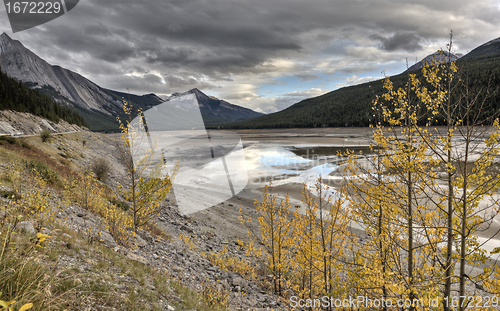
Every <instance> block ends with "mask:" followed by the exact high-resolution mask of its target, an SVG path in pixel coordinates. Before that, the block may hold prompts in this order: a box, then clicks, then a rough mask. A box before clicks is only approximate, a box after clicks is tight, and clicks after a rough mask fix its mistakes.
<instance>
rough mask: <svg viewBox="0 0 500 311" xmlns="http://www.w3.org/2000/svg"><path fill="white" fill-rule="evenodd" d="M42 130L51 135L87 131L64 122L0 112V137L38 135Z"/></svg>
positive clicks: (18, 113) (24, 113)
mask: <svg viewBox="0 0 500 311" xmlns="http://www.w3.org/2000/svg"><path fill="white" fill-rule="evenodd" d="M44 129H47V130H49V131H50V132H51V133H70V132H83V131H88V129H87V128H84V127H81V126H78V125H75V124H69V123H68V122H66V121H64V120H60V121H59V122H58V123H55V122H52V121H49V120H47V119H44V118H42V117H37V116H34V115H32V114H30V113H26V112H16V111H10V110H3V111H0V136H31V135H39V134H40V132H41V131H42V130H44Z"/></svg>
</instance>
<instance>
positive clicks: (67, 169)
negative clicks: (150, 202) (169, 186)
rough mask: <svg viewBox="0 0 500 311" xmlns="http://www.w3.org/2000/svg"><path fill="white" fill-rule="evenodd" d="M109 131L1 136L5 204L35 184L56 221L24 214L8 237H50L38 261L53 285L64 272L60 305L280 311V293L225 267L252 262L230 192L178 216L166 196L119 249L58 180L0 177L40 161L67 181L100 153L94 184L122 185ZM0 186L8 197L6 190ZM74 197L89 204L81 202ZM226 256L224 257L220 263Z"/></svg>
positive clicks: (250, 212)
mask: <svg viewBox="0 0 500 311" xmlns="http://www.w3.org/2000/svg"><path fill="white" fill-rule="evenodd" d="M117 137H118V135H103V134H100V133H92V132H79V133H72V134H66V135H57V136H54V137H53V138H52V139H51V140H50V141H49V142H46V143H43V142H41V140H40V138H39V137H36V136H35V137H27V138H23V139H17V140H16V139H14V140H6V141H2V144H0V151H2V152H0V179H1V178H3V180H2V184H1V185H0V194H1V195H0V202H5V204H6V206H7V205H8V206H9V209H8V213H9V214H11V215H16V214H15V213H16V211H15V209H14V206H16V205H15V204H14V197H11V196H10V194H13V193H14V194H16V195H17V196H18V199H16V200H18V201H16V202H18V203H20V204H19V206H24V205H23V204H22V202H24V201H25V200H28V199H30V195H31V193H38V192H40V191H42V192H43V193H44V202H46V203H44V204H46V207H45V210H46V211H47V210H50V213H49V215H51V216H47V217H52V218H51V219H53V220H55V221H47V219H45V218H44V217H46V216H43V215H38V214H33V215H32V214H30V215H29V217H25V218H23V219H22V220H23V221H22V223H20V224H19V225H18V226H17V228H16V229H15V230H16V232H17V233H19V234H18V235H16V236H20V237H22V236H27V238H32V237H33V236H36V234H37V233H43V234H47V235H49V236H50V238H49V241H48V243H47V245H46V249H44V250H43V251H41V252H42V253H41V256H40V259H39V260H40V261H41V262H42V263H43V264H44V265H47V266H49V267H50V273H54V274H55V275H56V276H57V275H62V276H63V279H62V282H66V281H65V280H66V279H67V278H69V279H70V280H71V282H70V284H69V283H68V285H66V288H68V287H69V288H74V289H73V290H74V292H72V293H71V297H75V298H74V299H75V300H74V301H73V300H70V299H69V298H65V299H66V301H67V302H68V303H71V304H72V307H70V305H67V306H66V308H67V309H68V310H84V309H83V307H85V310H171V311H172V310H226V308H227V309H228V310H269V309H271V308H272V309H274V310H286V309H288V308H287V306H286V302H285V301H284V300H282V299H280V298H278V297H276V296H275V295H273V294H272V293H270V291H268V290H267V289H266V288H265V287H263V286H262V283H261V282H260V281H258V280H256V279H255V278H253V277H251V276H249V275H247V272H249V271H245V270H244V269H242V266H236V265H235V264H234V263H239V264H240V265H241V263H247V262H250V260H251V258H249V257H247V256H246V253H245V250H244V249H243V248H242V247H240V245H239V244H238V242H237V240H246V239H247V237H246V229H247V228H246V227H245V226H243V225H242V224H241V223H240V221H239V219H238V216H239V215H240V214H239V212H238V210H239V208H240V207H241V209H242V212H243V213H244V215H245V216H254V207H253V203H252V200H245V199H243V198H239V197H235V198H233V199H231V200H229V201H226V202H224V203H221V204H219V205H217V206H215V207H213V208H212V209H210V210H206V211H203V212H200V213H196V214H193V215H191V216H189V217H187V216H181V215H180V214H179V212H178V210H177V204H176V202H175V199H174V198H173V196H169V197H167V199H166V200H165V201H164V202H162V211H161V215H159V217H158V218H157V221H156V224H155V225H154V227H150V228H145V230H142V229H141V230H138V232H137V235H136V236H134V237H133V238H132V239H133V244H132V245H130V246H123V245H121V244H120V241H119V240H118V239H116V240H115V238H114V235H113V234H112V232H111V231H110V230H108V228H109V226H107V225H106V224H107V218H103V217H102V215H101V216H99V215H98V214H96V213H94V212H92V211H91V210H89V209H85V208H84V206H83V205H82V204H81V202H80V201H78V200H76V201H74V200H72V201H67V200H65V199H64V197H65V190H64V187H65V186H66V185H61V186H54V187H50V188H45V189H43V188H44V187H42V189H38V188H39V187H40V186H38V185H37V184H36V183H34V182H33V181H32V180H29V181H25V182H24V184H22V187H21V188H19V187H20V186H19V185H20V183H21V179H20V178H15V177H9V180H6V177H5V176H11V175H9V174H11V173H12V175H14V176H16V175H17V174H22V167H23V166H19V165H16V164H15V163H14V162H13V161H12V159H13V158H21V159H24V158H26V159H25V161H27V162H29V161H32V162H33V161H45V160H46V161H47V165H48V167H49V168H48V169H47V171H49V172H52V173H51V174H56V175H58V176H59V178H62V174H63V172H64V173H68V175H67V178H71V177H69V176H76V174H81V173H82V172H84V171H85V170H86V169H89V168H91V167H92V164H93V163H94V162H95V160H96V159H99V158H104V159H106V160H107V161H108V163H109V164H110V170H109V171H108V174H107V178H106V181H105V183H102V184H101V185H102V186H103V187H109V188H108V189H117V185H118V184H121V185H125V184H126V180H127V177H126V174H125V169H124V164H123V162H122V160H121V157H120V155H119V154H120V153H119V152H118V150H117V148H118V147H117V144H118V141H116V140H115V138H117ZM44 159H45V160H44ZM30 163H31V162H30ZM8 172H11V173H9V174H7V173H8ZM59 174H61V175H59ZM19 176H21V175H19ZM92 178H93V177H92ZM65 183H71V182H70V181H65ZM87 186H88V185H87ZM61 187H62V188H61ZM79 188H81V189H79V190H75V191H81V190H82V189H86V188H84V186H83V185H81V186H80V187H79ZM19 189H20V190H19ZM94 190H97V189H94ZM89 191H91V192H93V191H92V190H89ZM6 193H7V194H9V195H7V196H5V194H6ZM89 196H91V195H90V194H89ZM91 197H92V198H93V199H89V200H96V198H95V197H94V196H91ZM82 202H88V201H87V199H85V201H82ZM2 212H5V211H4V210H2ZM0 213H1V212H0ZM0 219H1V214H0ZM255 221H256V220H255ZM0 225H1V223H0ZM0 227H1V226H0ZM16 241H17V240H16ZM18 242H20V241H18ZM99 244H101V245H99ZM231 262H232V263H233V264H232V265H228V263H231ZM47 273H49V272H47ZM262 273H263V272H262ZM264 275H265V274H264ZM263 278H264V279H265V276H264V277H263ZM73 280H76V281H75V282H73ZM65 284H66V283H65ZM41 286H42V287H43V286H45V285H43V284H42V285H41ZM58 289H59V287H57V286H53V295H55V294H57V293H58V292H57V291H58ZM42 292H43V293H45V291H42ZM0 298H1V297H0ZM71 299H73V298H71Z"/></svg>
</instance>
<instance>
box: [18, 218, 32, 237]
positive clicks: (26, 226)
mask: <svg viewBox="0 0 500 311" xmlns="http://www.w3.org/2000/svg"><path fill="white" fill-rule="evenodd" d="M17 227H18V228H19V229H20V230H21V231H24V232H26V233H29V234H35V233H36V231H35V227H33V224H32V223H31V222H29V221H21V222H20V223H18V224H17Z"/></svg>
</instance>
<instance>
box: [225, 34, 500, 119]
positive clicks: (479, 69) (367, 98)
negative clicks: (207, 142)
mask: <svg viewBox="0 0 500 311" xmlns="http://www.w3.org/2000/svg"><path fill="white" fill-rule="evenodd" d="M455 56H456V57H458V56H459V55H455ZM452 57H453V56H452ZM424 61H425V59H424V60H422V62H421V63H423V62H424ZM428 61H429V60H428ZM457 65H458V66H459V68H460V67H461V68H464V69H465V70H466V73H467V74H468V75H469V81H470V83H471V88H482V89H485V88H487V87H488V85H490V86H493V87H494V86H498V85H500V38H499V39H495V40H493V41H490V42H488V43H486V44H483V45H481V46H480V47H478V48H476V49H474V50H472V51H471V52H470V53H469V54H467V55H465V56H463V57H461V58H459V59H458V60H457ZM410 70H411V68H410ZM413 73H415V74H417V76H421V71H420V70H418V69H417V70H415V71H414V72H413ZM407 79H408V72H404V73H401V74H399V75H396V76H392V77H391V81H392V82H393V84H394V87H396V88H397V87H399V86H402V85H404V83H405V82H406V81H407ZM383 93H384V89H383V80H378V81H373V82H369V83H364V84H359V85H354V86H349V87H344V88H341V89H338V90H335V91H332V92H329V93H326V94H323V95H321V96H318V97H314V98H309V99H305V100H303V101H301V102H299V103H296V104H294V105H292V106H290V107H288V108H286V109H284V110H282V111H279V112H276V113H272V114H268V115H265V116H262V117H258V118H255V119H252V120H248V121H243V122H236V123H232V124H227V125H224V126H222V127H223V128H228V129H237V128H240V129H244V128H293V127H344V126H345V127H347V126H368V125H370V124H371V123H372V121H371V119H372V116H373V112H372V109H371V108H372V101H373V99H374V98H375V96H377V95H379V96H380V95H382V94H383ZM490 101H491V104H492V108H491V109H490V110H489V111H487V112H485V115H486V116H493V115H494V114H495V113H496V112H497V111H499V110H500V92H495V93H494V95H493V96H492V97H491V98H490Z"/></svg>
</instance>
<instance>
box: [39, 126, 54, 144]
mask: <svg viewBox="0 0 500 311" xmlns="http://www.w3.org/2000/svg"><path fill="white" fill-rule="evenodd" d="M51 135H52V133H51V132H50V131H49V130H47V129H44V130H42V132H41V133H40V138H41V139H42V142H47V141H49V140H50V137H51Z"/></svg>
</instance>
